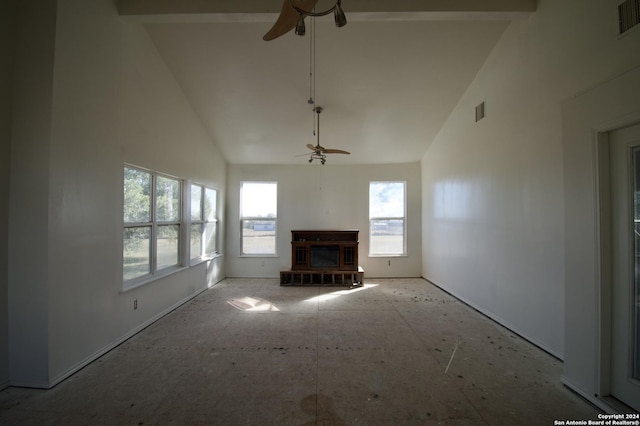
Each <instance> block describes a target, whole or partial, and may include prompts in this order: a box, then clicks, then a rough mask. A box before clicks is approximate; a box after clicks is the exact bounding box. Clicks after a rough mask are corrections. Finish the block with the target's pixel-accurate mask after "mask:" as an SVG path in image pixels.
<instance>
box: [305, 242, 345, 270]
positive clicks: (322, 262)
mask: <svg viewBox="0 0 640 426" xmlns="http://www.w3.org/2000/svg"><path fill="white" fill-rule="evenodd" d="M309 254H310V256H311V259H310V266H311V267H312V268H331V269H335V268H339V267H340V246H339V245H333V244H332V245H328V246H319V245H315V244H313V245H310V246H309Z"/></svg>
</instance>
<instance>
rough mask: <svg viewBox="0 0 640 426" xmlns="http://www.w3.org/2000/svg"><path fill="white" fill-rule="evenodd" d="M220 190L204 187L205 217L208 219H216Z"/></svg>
mask: <svg viewBox="0 0 640 426" xmlns="http://www.w3.org/2000/svg"><path fill="white" fill-rule="evenodd" d="M217 198H218V192H217V191H216V190H215V189H211V188H205V189H204V219H205V220H207V221H211V220H215V219H216V209H217V202H218V200H217Z"/></svg>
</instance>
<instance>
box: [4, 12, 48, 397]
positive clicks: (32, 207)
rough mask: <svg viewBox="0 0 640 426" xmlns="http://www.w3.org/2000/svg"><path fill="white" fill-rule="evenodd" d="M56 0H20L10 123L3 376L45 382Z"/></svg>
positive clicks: (36, 383)
mask: <svg viewBox="0 0 640 426" xmlns="http://www.w3.org/2000/svg"><path fill="white" fill-rule="evenodd" d="M55 16H56V2H51V1H37V0H34V1H25V2H20V6H19V22H17V23H16V24H15V25H16V28H17V34H16V50H15V70H14V80H13V85H14V87H13V105H12V111H11V114H12V122H11V164H10V168H11V172H10V173H11V176H10V189H9V190H10V199H9V238H8V241H9V256H8V286H9V288H8V300H9V301H10V302H9V309H8V315H9V317H8V321H9V330H8V336H9V380H10V383H12V384H13V383H19V384H22V385H24V386H41V385H46V384H47V377H48V374H49V364H48V362H47V357H48V332H47V327H48V324H47V321H48V313H49V307H48V303H47V298H48V293H49V275H48V265H49V255H48V254H49V250H48V248H49V247H48V246H49V218H48V212H49V202H48V201H49V164H48V160H49V152H50V147H49V142H50V138H51V136H50V134H51V99H52V91H53V78H52V75H53V56H54V42H55Z"/></svg>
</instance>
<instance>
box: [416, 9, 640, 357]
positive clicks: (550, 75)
mask: <svg viewBox="0 0 640 426" xmlns="http://www.w3.org/2000/svg"><path fill="white" fill-rule="evenodd" d="M614 3H615V2H609V1H599V2H584V1H580V0H541V1H539V2H538V11H537V12H536V13H535V14H533V15H532V16H531V17H530V18H528V19H524V20H522V21H517V22H514V23H512V24H511V26H510V27H509V28H508V29H507V31H506V32H505V34H504V35H503V37H502V39H501V40H500V42H499V43H498V44H497V46H496V47H495V49H494V51H493V52H492V53H491V55H490V56H489V58H488V59H487V61H486V63H485V64H484V66H483V68H482V69H481V70H480V72H479V73H478V75H477V76H476V78H475V80H474V81H473V83H472V84H471V85H470V87H469V89H468V91H467V93H466V94H465V96H464V97H463V98H462V100H461V101H460V103H459V104H458V106H457V107H456V109H455V111H454V112H453V113H452V115H451V116H450V117H449V120H448V121H447V123H446V125H445V126H444V128H443V129H442V131H441V132H440V134H439V135H438V137H437V139H436V140H435V142H434V143H433V144H432V146H431V147H430V148H429V150H428V151H427V153H426V155H425V157H424V159H423V161H422V177H423V185H422V187H423V192H422V194H423V275H424V276H425V277H426V278H427V279H429V280H431V281H433V282H435V283H436V284H438V285H440V286H442V287H443V288H444V289H446V290H447V291H450V292H451V293H453V294H455V295H456V296H458V297H460V298H461V299H463V300H465V301H467V302H468V303H470V304H471V305H473V306H475V307H477V308H478V309H480V310H481V311H483V312H485V313H487V314H488V315H490V316H492V317H493V318H495V319H497V320H498V321H499V322H501V323H503V324H505V325H506V326H508V327H509V328H511V329H513V330H514V331H516V332H518V333H520V334H522V335H523V336H524V337H526V338H528V339H530V340H531V341H533V342H534V343H536V344H538V345H539V346H541V347H543V348H545V349H546V350H548V351H549V352H551V353H553V354H555V355H556V356H558V357H560V358H562V357H564V355H565V336H564V332H563V330H564V327H563V324H564V319H565V316H564V315H565V306H569V305H571V304H572V298H573V297H574V295H573V294H571V293H568V294H566V299H565V252H564V248H565V244H564V241H565V222H564V216H565V215H564V209H565V205H566V204H567V203H571V202H572V201H571V200H572V199H573V196H574V194H572V193H566V194H565V193H564V189H563V185H564V180H563V163H562V160H563V152H562V117H561V113H560V103H561V101H562V100H564V99H566V98H567V97H569V96H572V95H574V94H576V93H577V92H580V91H582V90H585V89H586V88H588V87H590V86H592V85H594V84H595V83H597V82H600V81H604V80H607V79H610V78H612V77H614V76H616V75H618V74H620V73H622V72H624V71H626V70H629V69H630V68H632V67H634V66H637V65H638V64H640V55H638V54H637V52H639V51H640V31H635V32H634V33H633V34H630V35H629V36H627V37H623V38H621V39H618V38H617V36H616V32H615V26H616V15H615V6H616V5H615V4H614ZM482 101H486V112H487V117H486V118H485V119H483V120H482V121H480V122H478V123H475V122H474V107H475V106H476V105H477V104H479V103H480V102H482ZM592 308H593V306H580V307H579V308H578V309H592ZM569 332H574V331H569Z"/></svg>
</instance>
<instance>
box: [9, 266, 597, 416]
mask: <svg viewBox="0 0 640 426" xmlns="http://www.w3.org/2000/svg"><path fill="white" fill-rule="evenodd" d="M246 298H252V299H246ZM230 300H235V301H236V302H235V303H236V305H237V307H234V306H232V305H231V304H230V303H228V302H229V301H230ZM264 301H268V302H269V303H270V304H269V303H267V302H264ZM250 306H257V310H253V311H251V310H241V309H238V308H247V307H250ZM561 370H562V363H561V362H560V361H558V360H556V359H555V358H553V357H551V356H550V355H548V354H547V353H545V352H543V351H541V350H539V349H538V348H536V347H534V346H533V345H531V344H529V343H527V342H526V341H524V340H522V339H521V338H519V337H517V336H516V335H515V334H513V333H511V332H510V331H508V330H505V329H504V328H502V327H501V326H499V325H497V324H495V323H494V322H492V321H491V320H489V319H487V318H485V317H484V316H482V315H480V314H479V313H477V312H476V311H474V310H473V309H470V308H469V307H467V306H466V305H464V304H463V303H461V302H459V301H457V300H456V299H454V298H452V297H451V296H449V295H447V294H446V293H444V292H442V291H441V290H439V289H438V288H436V287H434V286H432V285H431V284H429V283H427V282H426V281H424V280H422V279H381V280H376V279H368V280H367V283H366V285H365V287H362V288H357V289H353V290H345V289H341V288H335V287H333V288H327V287H324V288H317V287H280V285H279V283H278V280H275V279H268V280H251V279H227V280H225V281H223V282H221V283H220V284H218V285H216V286H215V287H213V288H212V289H210V290H208V291H206V292H204V293H202V294H201V295H199V296H198V297H196V298H195V299H193V300H192V301H190V302H188V303H186V304H185V305H183V306H182V307H181V308H179V309H177V310H176V311H174V312H172V313H171V314H169V315H167V316H166V317H164V318H162V319H161V320H159V321H157V322H156V323H154V324H153V325H151V326H150V327H148V328H147V329H145V330H144V331H143V332H141V333H139V334H138V335H136V336H135V337H133V338H132V339H130V340H128V341H127V342H125V343H124V344H122V345H121V346H119V347H118V348H116V349H114V350H113V351H111V352H109V353H108V354H106V355H104V356H103V357H102V358H100V359H98V360H97V361H95V362H93V363H92V364H90V365H89V366H87V367H86V368H84V369H82V370H81V371H79V372H78V373H76V374H75V375H73V376H72V377H70V378H69V379H67V380H65V381H64V382H62V383H61V384H59V385H57V386H56V387H54V388H53V389H50V390H33V389H21V388H9V389H5V390H4V391H2V392H0V424H6V425H30V424H32V425H48V424H64V425H76V424H78V425H89V424H90V425H96V424H104V425H112V424H113V425H120V424H123V425H143V424H144V425H164V424H176V425H358V424H362V425H423V424H427V425H429V424H455V425H460V424H462V425H465V424H466V425H477V424H487V425H520V424H525V425H552V424H553V420H554V419H561V420H567V419H573V420H587V419H596V417H597V414H598V411H597V410H596V409H595V408H593V407H592V406H591V405H589V404H588V403H587V402H585V401H584V400H582V399H581V398H579V397H578V396H576V395H575V394H573V393H572V392H571V391H569V390H568V389H567V388H565V387H563V385H562V384H561V383H560V375H561Z"/></svg>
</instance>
